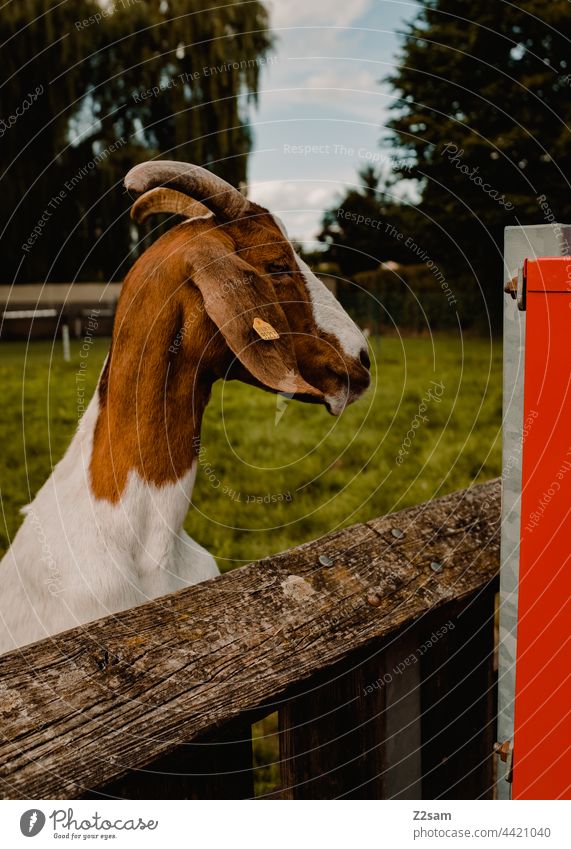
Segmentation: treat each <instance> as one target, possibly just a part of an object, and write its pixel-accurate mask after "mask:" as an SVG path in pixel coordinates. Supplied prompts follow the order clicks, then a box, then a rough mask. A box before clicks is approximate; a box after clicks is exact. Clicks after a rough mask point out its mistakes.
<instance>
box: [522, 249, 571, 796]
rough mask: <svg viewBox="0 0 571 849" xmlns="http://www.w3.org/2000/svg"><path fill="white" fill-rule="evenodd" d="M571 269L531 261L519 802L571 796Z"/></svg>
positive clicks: (564, 262)
mask: <svg viewBox="0 0 571 849" xmlns="http://www.w3.org/2000/svg"><path fill="white" fill-rule="evenodd" d="M570 263H571V258H570V257H558V258H552V257H549V258H546V259H538V260H536V261H533V262H532V261H528V262H527V309H526V313H527V315H526V350H525V382H524V423H525V426H524V443H523V472H522V500H521V544H520V573H519V600H518V630H517V664H516V701H515V733H514V772H513V797H514V798H517V799H557V798H566V799H569V798H571V789H570V787H571V785H570V780H571V714H570V710H571V677H570V676H571V651H570V641H569V632H570V630H571V629H570V622H571V618H570V614H571V610H570V609H569V596H570V589H571V568H570V561H571V290H570V289H569V277H568V271H569V269H570ZM541 289H543V290H544V291H538V290H541Z"/></svg>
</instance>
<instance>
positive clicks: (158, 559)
mask: <svg viewBox="0 0 571 849" xmlns="http://www.w3.org/2000/svg"><path fill="white" fill-rule="evenodd" d="M125 186H126V188H127V190H128V191H129V192H130V193H131V195H135V196H137V197H138V199H137V200H136V202H135V204H134V206H133V208H132V213H131V214H132V216H133V217H134V219H135V220H136V221H137V222H139V223H141V222H142V221H144V220H145V219H146V218H148V216H149V215H151V214H153V213H157V212H163V213H164V212H167V213H171V214H175V213H176V214H178V215H182V216H183V219H184V220H183V221H182V222H181V223H179V224H177V225H176V226H174V227H172V228H171V229H170V230H168V231H167V232H166V233H165V234H164V235H162V236H161V237H160V238H159V239H158V240H157V241H156V242H155V243H154V244H153V245H152V246H151V247H149V248H148V249H147V250H146V251H145V252H144V253H143V254H142V255H141V256H140V257H139V259H138V260H137V261H136V262H135V263H134V265H133V267H132V268H131V270H130V271H129V273H128V275H127V277H126V278H125V281H124V284H123V287H122V292H121V297H120V299H119V302H118V306H117V312H116V316H115V323H114V329H113V336H112V340H111V347H110V351H109V354H108V357H107V359H106V361H105V364H104V366H103V370H102V373H101V376H100V378H99V382H98V386H97V390H96V392H95V394H94V396H93V398H92V400H91V401H90V403H89V406H88V408H87V409H86V412H85V413H84V415H83V417H82V419H81V421H80V423H79V425H78V429H77V432H76V434H75V436H74V438H73V440H72V442H71V444H70V446H69V448H68V450H67V452H66V454H65V455H64V457H63V459H62V460H61V461H60V462H59V463H58V464H57V465H56V466H55V468H54V470H53V473H52V475H51V477H50V478H49V479H48V481H47V482H46V483H45V484H44V486H43V487H42V488H41V489H40V490H39V492H38V494H37V495H36V497H35V499H34V500H33V502H32V503H31V504H29V505H28V506H27V507H25V508H24V510H23V512H24V514H25V520H24V522H23V524H22V525H21V527H20V529H19V530H18V532H17V534H16V536H15V538H14V541H13V543H12V546H11V547H10V549H9V550H8V552H7V553H6V555H5V557H4V559H3V560H2V563H1V565H0V569H1V578H2V580H1V589H0V653H3V652H6V651H9V650H10V649H13V648H16V647H18V646H22V645H25V644H27V643H30V642H33V641H35V640H38V639H42V638H45V637H48V636H50V635H53V634H56V633H58V632H60V631H62V630H66V629H68V628H71V627H74V626H76V625H79V624H83V623H86V622H89V621H91V620H94V619H97V618H100V617H103V616H108V615H110V614H112V613H115V612H118V611H120V610H124V609H127V608H130V607H133V606H135V605H137V604H141V603H143V602H146V601H148V600H149V599H154V598H158V597H160V596H162V595H165V594H167V593H171V592H174V591H175V590H178V589H180V588H182V587H186V586H188V585H190V584H196V583H198V582H200V581H204V580H206V579H208V578H212V577H215V576H216V575H218V574H219V571H218V568H217V566H216V562H215V560H214V558H213V557H212V556H211V555H210V554H209V553H208V552H207V551H206V550H205V549H203V548H202V547H201V546H200V545H198V544H197V543H196V542H194V541H193V540H192V539H191V538H190V537H189V536H188V535H187V534H186V533H185V532H184V530H183V528H182V526H183V522H184V519H185V516H186V513H187V511H188V506H189V502H190V498H191V494H192V490H193V485H194V481H195V476H196V470H197V465H198V463H197V458H198V452H199V450H200V448H199V446H200V426H201V420H202V416H203V413H204V410H205V407H206V405H207V403H208V400H209V396H210V392H211V387H212V385H213V383H214V381H216V380H218V379H224V380H230V379H234V380H240V381H243V382H245V383H248V384H252V385H254V386H257V387H260V388H262V389H266V390H269V391H271V392H274V393H288V395H293V396H294V397H295V398H297V399H299V400H301V401H307V402H313V403H321V404H324V405H325V406H326V407H327V409H328V410H329V412H330V413H332V414H334V415H339V414H340V413H341V411H342V410H343V408H344V407H345V405H346V404H348V403H350V402H351V401H353V400H355V399H356V398H357V397H359V396H360V395H361V394H362V393H363V392H364V391H365V389H366V388H367V386H368V385H369V381H370V377H369V367H370V363H369V357H368V353H367V345H366V342H365V339H364V337H363V335H362V334H361V331H360V330H359V329H358V328H357V326H356V325H355V324H354V323H353V321H352V320H351V319H350V318H349V316H348V315H347V314H346V313H345V311H344V310H343V309H342V307H341V306H340V304H339V303H338V301H337V300H336V299H335V298H334V296H333V295H332V294H331V293H330V292H329V290H328V289H327V288H326V287H325V286H324V285H323V284H322V283H321V281H320V280H319V279H318V278H317V277H315V276H314V274H313V273H312V272H311V271H310V269H309V268H308V266H307V265H305V263H303V262H302V260H301V259H300V258H299V257H297V255H296V254H295V252H294V250H293V248H292V245H291V244H290V242H289V240H288V238H287V235H286V232H285V229H284V227H283V225H282V224H281V223H280V222H279V221H278V219H277V218H275V217H274V216H273V215H271V214H270V213H269V212H268V210H266V209H264V208H263V207H261V206H258V205H257V204H255V203H252V202H250V201H248V200H247V199H246V198H245V197H244V196H243V195H242V194H241V193H240V192H239V191H237V190H236V189H234V188H233V187H232V186H230V185H229V184H228V183H226V182H225V181H223V180H221V179H219V178H217V177H215V176H214V175H213V174H211V173H210V172H208V171H206V170H205V169H203V168H200V167H198V166H194V165H190V164H188V163H180V162H167V161H156V162H147V163H142V164H140V165H137V166H136V167H135V168H133V169H131V171H129V173H128V174H127V177H126V178H125Z"/></svg>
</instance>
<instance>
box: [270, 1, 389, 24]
mask: <svg viewBox="0 0 571 849" xmlns="http://www.w3.org/2000/svg"><path fill="white" fill-rule="evenodd" d="M371 5H372V0H350V1H349V0H328V2H327V3H323V4H320V3H317V2H315V0H272V2H271V3H268V6H269V8H270V21H271V24H272V26H273V27H275V28H279V27H295V26H300V27H301V26H314V25H320V24H321V25H322V26H332V27H346V26H349V25H350V24H352V23H353V22H354V21H355V20H356V19H357V18H359V17H361V15H363V14H364V13H365V12H366V11H368V9H370V7H371Z"/></svg>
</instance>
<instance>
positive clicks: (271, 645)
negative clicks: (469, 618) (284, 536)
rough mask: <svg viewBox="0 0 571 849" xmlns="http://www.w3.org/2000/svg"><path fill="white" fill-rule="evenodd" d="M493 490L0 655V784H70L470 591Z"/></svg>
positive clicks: (483, 577)
mask: <svg viewBox="0 0 571 849" xmlns="http://www.w3.org/2000/svg"><path fill="white" fill-rule="evenodd" d="M499 492H500V487H499V483H498V482H497V481H495V482H491V483H488V484H482V485H480V486H476V487H473V488H472V489H470V490H467V491H465V492H461V493H455V494H452V495H449V496H446V497H445V498H442V499H438V500H436V501H433V502H430V503H429V504H428V505H422V506H421V507H415V508H411V509H409V510H405V511H402V512H401V513H399V514H395V515H394V516H389V517H386V518H384V519H378V520H375V521H374V522H370V523H368V524H362V525H355V526H354V527H352V528H348V529H346V530H342V531H339V532H337V533H333V534H330V535H328V536H327V537H324V538H322V539H320V540H316V541H315V542H312V543H307V544H305V545H302V546H300V547H298V548H295V549H292V550H291V551H288V552H285V553H283V554H281V555H277V556H275V557H271V558H267V559H265V560H262V561H260V562H259V563H256V564H252V565H250V566H247V567H244V568H242V569H238V570H236V571H235V572H232V573H231V574H229V575H225V576H223V577H221V578H218V579H216V580H214V581H210V582H207V583H205V584H201V585H199V586H196V587H191V588H189V589H187V590H183V591H181V592H178V593H175V594H173V595H170V596H166V597H164V598H162V599H159V600H157V601H155V602H151V603H149V604H145V605H142V606H141V607H138V608H135V609H133V610H129V611H125V612H123V613H120V614H118V615H116V616H113V617H109V618H107V619H103V620H100V621H98V622H94V623H91V624H90V625H87V626H84V627H81V628H76V629H74V630H72V631H68V632H66V633H65V634H62V635H59V636H57V637H55V638H54V639H52V640H47V641H43V642H41V643H36V644H35V645H33V646H29V647H27V648H25V649H23V650H21V651H17V652H12V653H11V654H8V655H4V656H3V657H1V658H0V720H1V725H0V734H1V738H2V741H1V743H0V787H1V790H2V795H3V796H4V797H8V798H9V797H20V798H21V797H29V798H72V797H77V796H81V795H85V793H86V792H88V791H89V790H92V789H94V788H97V787H100V786H102V785H104V784H106V783H108V782H109V781H111V780H113V779H115V778H118V777H120V776H121V775H123V774H125V772H126V771H128V770H129V769H136V768H140V767H143V766H144V765H145V764H148V763H150V762H151V761H153V760H155V759H156V758H158V757H161V756H163V755H166V754H168V752H170V751H172V750H173V749H174V748H176V746H178V745H180V744H182V743H187V742H190V741H192V740H193V739H196V738H197V737H198V736H199V735H201V734H205V733H207V732H209V731H212V730H213V729H215V728H216V727H217V726H219V725H221V724H223V723H226V722H228V721H229V720H231V719H233V718H234V717H237V716H238V715H240V714H242V713H244V712H246V711H249V710H251V709H253V708H255V707H257V706H259V705H261V704H263V703H267V704H268V705H270V704H271V702H272V699H276V698H278V697H279V696H281V695H283V694H284V693H286V692H287V691H288V688H290V687H291V686H292V684H294V683H295V682H298V681H303V680H304V679H306V678H309V677H310V676H312V675H314V674H316V673H318V672H319V671H320V670H324V669H327V668H328V667H329V666H331V665H333V664H335V663H337V662H340V661H342V660H343V659H344V658H346V657H347V656H348V654H349V653H350V652H351V651H353V650H355V649H358V648H360V647H364V646H366V645H368V644H369V643H371V642H372V641H373V640H376V639H379V638H383V637H386V636H387V635H388V634H390V633H392V632H393V631H395V630H396V629H398V628H399V627H400V626H401V625H403V624H404V623H406V622H409V621H411V620H412V619H414V618H416V617H418V616H421V615H423V614H424V613H426V612H427V611H428V610H431V609H433V608H436V607H439V606H440V605H443V604H445V603H447V602H450V601H451V600H453V599H460V598H463V597H466V596H467V595H470V594H472V593H473V592H474V590H476V589H477V588H478V587H480V586H482V585H484V584H486V583H487V582H488V581H489V580H490V578H491V576H492V575H494V574H495V573H496V572H497V570H498V567H499V539H498V529H499V516H500V504H499ZM395 527H398V528H400V529H402V530H403V531H404V532H405V536H404V538H397V537H395V536H394V535H393V534H392V532H391V529H392V528H395ZM417 541H418V543H417ZM321 555H326V556H327V557H329V558H330V560H331V565H324V563H328V562H329V561H327V560H325V561H324V562H320V559H319V558H320V556H321ZM434 561H438V562H439V563H440V564H442V565H443V568H442V570H441V571H439V572H438V573H436V572H434V571H433V569H432V568H431V563H433V562H434Z"/></svg>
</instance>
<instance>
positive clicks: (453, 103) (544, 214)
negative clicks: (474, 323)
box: [385, 0, 571, 327]
mask: <svg viewBox="0 0 571 849" xmlns="http://www.w3.org/2000/svg"><path fill="white" fill-rule="evenodd" d="M420 5H421V9H420V11H419V13H418V15H417V17H416V19H415V20H414V22H413V23H412V24H411V25H410V26H409V27H408V28H407V30H406V33H405V35H404V39H403V45H402V50H401V54H400V57H399V62H398V67H397V70H396V72H395V73H394V74H393V75H392V76H391V77H390V80H389V81H390V82H391V84H392V86H393V87H394V89H395V91H396V92H397V93H398V95H399V99H398V100H397V101H396V102H395V105H394V112H395V117H394V118H393V119H392V120H391V121H390V123H389V128H390V130H391V131H392V132H391V133H390V135H389V137H388V138H387V139H385V143H388V144H390V145H392V146H393V148H394V149H395V150H396V152H397V156H398V157H400V159H401V161H402V160H404V161H406V162H407V166H406V167H405V168H401V169H400V174H401V176H403V177H407V178H410V177H412V178H413V179H416V180H418V181H419V183H418V185H419V188H420V191H421V201H420V204H419V206H418V210H417V214H416V215H415V216H414V229H415V232H416V234H417V241H420V242H421V243H422V244H423V246H424V248H425V250H426V251H427V253H428V254H430V255H431V256H432V257H433V258H434V260H435V261H438V262H441V263H442V265H443V266H445V267H446V269H447V273H448V276H449V278H455V279H456V281H457V282H458V283H460V282H461V283H462V285H463V286H464V287H466V286H472V287H473V286H474V285H475V284H476V282H477V283H479V284H480V285H481V287H482V291H483V293H484V297H485V301H486V306H487V308H488V309H489V311H490V313H491V317H492V322H493V324H494V325H495V326H496V327H497V326H498V325H499V322H500V318H501V305H502V295H501V289H502V286H501V281H502V261H501V257H502V246H503V229H504V227H505V226H507V225H511V224H536V223H537V224H541V223H546V222H549V221H550V220H551V219H552V218H553V219H555V220H556V219H559V220H560V221H563V222H565V221H568V220H569V218H570V216H571V191H570V187H569V180H568V176H567V175H568V173H569V168H570V165H571V135H570V133H569V126H570V124H571V59H570V58H569V38H570V37H571V15H570V13H569V3H568V2H566V0H551V2H546V0H523V2H520V3H518V4H513V3H507V2H504V0H479V2H478V3H474V2H472V0H421V2H420ZM410 166H412V167H410ZM398 170H399V169H397V171H398ZM409 218H410V222H411V225H412V218H411V217H410V216H409ZM480 306H482V304H480ZM483 313H484V309H482V314H483Z"/></svg>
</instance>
